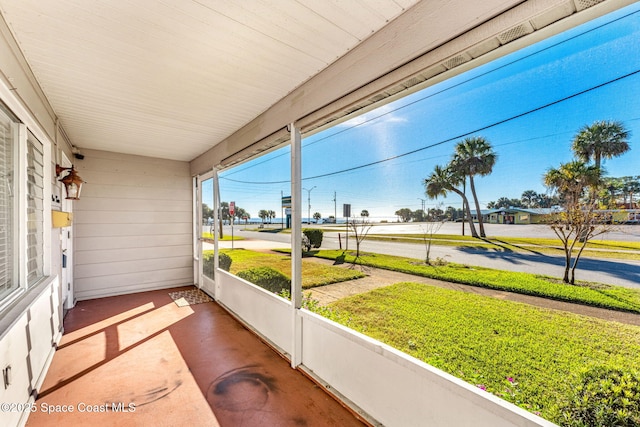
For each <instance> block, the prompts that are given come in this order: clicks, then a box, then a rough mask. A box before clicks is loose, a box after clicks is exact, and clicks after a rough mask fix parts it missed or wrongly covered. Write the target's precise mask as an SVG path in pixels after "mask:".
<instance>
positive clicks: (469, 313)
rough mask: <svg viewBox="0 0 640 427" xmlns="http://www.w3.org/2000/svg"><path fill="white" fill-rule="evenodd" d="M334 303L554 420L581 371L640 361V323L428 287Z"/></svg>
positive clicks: (398, 287) (387, 337) (388, 338)
mask: <svg viewBox="0 0 640 427" xmlns="http://www.w3.org/2000/svg"><path fill="white" fill-rule="evenodd" d="M329 307H330V308H331V309H332V314H331V317H332V318H333V320H335V321H338V322H339V323H342V324H344V325H345V326H348V327H350V328H353V329H355V330H357V331H360V332H362V333H365V334H366V335H368V336H371V337H373V338H375V339H378V340H380V341H382V342H385V343H387V344H389V345H391V346H393V347H395V348H397V349H399V350H401V351H403V352H405V353H407V354H410V355H412V356H414V357H416V358H418V359H420V360H423V361H424V362H426V363H429V364H431V365H433V366H435V367H438V368H440V369H442V370H444V371H447V372H449V373H451V374H452V375H455V376H457V377H459V378H462V379H463V380H465V381H467V382H469V383H471V384H474V385H477V386H479V387H481V388H486V390H487V391H488V392H491V393H494V394H496V395H498V396H500V397H501V398H503V399H505V400H508V401H510V402H512V403H515V404H516V405H519V406H521V407H523V408H525V409H528V410H530V411H532V412H538V413H540V415H541V416H543V417H545V418H547V419H549V420H551V421H553V422H556V423H561V422H562V414H561V412H562V405H563V402H568V399H569V396H570V395H571V393H572V390H573V389H574V388H575V387H576V384H577V381H578V378H577V376H576V373H577V372H579V371H580V369H581V368H583V367H585V366H591V365H605V366H616V367H621V368H623V369H625V370H627V369H637V367H638V366H640V327H637V326H628V325H622V324H618V323H615V322H607V321H603V320H599V319H592V318H587V317H582V316H578V315H574V314H571V313H565V312H559V311H552V310H546V309H541V308H537V307H531V306H528V305H526V304H521V303H515V302H509V301H502V300H496V299H494V298H490V297H483V296H479V295H475V294H469V293H464V292H459V291H452V290H447V289H441V288H437V287H433V286H428V285H423V284H417V283H398V284H395V285H392V286H388V287H385V288H380V289H376V290H373V291H371V292H368V293H366V294H360V295H356V296H353V297H349V298H345V299H343V300H340V301H338V302H336V303H333V304H331V305H330V306H329Z"/></svg>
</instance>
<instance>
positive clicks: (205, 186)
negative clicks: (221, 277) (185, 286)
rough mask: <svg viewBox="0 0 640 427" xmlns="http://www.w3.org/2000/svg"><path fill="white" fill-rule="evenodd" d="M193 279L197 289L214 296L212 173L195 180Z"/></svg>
mask: <svg viewBox="0 0 640 427" xmlns="http://www.w3.org/2000/svg"><path fill="white" fill-rule="evenodd" d="M195 187H196V197H195V200H196V203H195V207H194V210H195V213H196V215H194V222H195V233H194V237H195V239H194V242H195V245H194V277H195V278H196V283H197V285H198V287H199V288H201V289H202V290H203V291H205V292H206V293H207V294H209V295H210V296H212V297H214V296H215V279H214V255H213V252H214V233H215V226H214V223H213V209H214V179H213V172H210V173H207V174H205V175H200V176H198V177H196V179H195Z"/></svg>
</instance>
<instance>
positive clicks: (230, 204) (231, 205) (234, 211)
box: [229, 202, 236, 216]
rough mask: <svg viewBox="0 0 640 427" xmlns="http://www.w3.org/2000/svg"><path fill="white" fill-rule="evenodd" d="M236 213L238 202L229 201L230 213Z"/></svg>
mask: <svg viewBox="0 0 640 427" xmlns="http://www.w3.org/2000/svg"><path fill="white" fill-rule="evenodd" d="M235 213H236V202H229V215H231V216H233V214H235Z"/></svg>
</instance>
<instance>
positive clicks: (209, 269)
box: [202, 251, 231, 277]
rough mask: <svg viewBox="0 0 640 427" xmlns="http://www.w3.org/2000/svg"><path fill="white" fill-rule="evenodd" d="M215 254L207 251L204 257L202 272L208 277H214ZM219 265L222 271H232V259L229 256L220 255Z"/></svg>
mask: <svg viewBox="0 0 640 427" xmlns="http://www.w3.org/2000/svg"><path fill="white" fill-rule="evenodd" d="M213 256H214V252H213V251H207V252H204V253H203V255H202V260H203V264H202V272H203V273H204V275H205V276H207V277H213V269H214V263H213V260H214V257H213ZM218 265H219V267H220V268H221V269H223V270H225V271H229V270H230V269H231V257H230V256H229V255H227V254H223V253H220V254H219V255H218Z"/></svg>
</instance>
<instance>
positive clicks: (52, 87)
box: [0, 0, 634, 426]
mask: <svg viewBox="0 0 640 427" xmlns="http://www.w3.org/2000/svg"><path fill="white" fill-rule="evenodd" d="M632 3H634V2H633V1H630V0H603V1H598V0H528V1H521V0H490V1H483V2H469V1H461V0H458V1H426V0H423V1H417V0H389V1H377V2H370V1H367V0H353V1H349V2H337V1H320V2H313V1H303V0H275V1H270V2H260V1H249V2H240V1H229V2H214V1H206V0H205V1H196V0H183V1H157V0H144V1H141V2H136V3H135V4H129V3H124V2H117V1H98V2H89V3H87V2H84V1H80V0H64V1H58V2H53V1H44V2H43V1H37V0H26V1H25V0H0V13H1V14H2V19H1V20H0V30H1V37H0V59H1V61H0V138H1V142H2V167H3V170H2V171H1V172H0V178H1V179H2V181H3V182H2V185H1V186H0V199H1V201H2V204H1V209H2V216H3V225H2V232H1V233H0V240H1V241H2V246H1V247H2V251H0V252H1V253H2V262H3V277H4V281H3V283H2V284H1V285H0V298H1V299H0V367H1V368H2V370H3V382H4V386H3V388H2V389H0V403H1V404H2V405H3V406H2V411H1V412H0V423H1V424H2V425H7V426H14V425H25V424H26V423H35V424H33V425H45V424H38V423H44V422H46V419H47V418H46V417H42V414H40V413H39V414H38V417H36V416H34V417H31V421H29V419H30V417H29V415H30V412H42V409H43V408H45V407H43V406H39V405H40V404H41V403H43V402H44V401H45V400H44V399H46V397H47V395H49V396H51V394H52V393H53V392H54V391H57V392H60V391H61V390H64V387H65V386H66V385H67V384H70V383H72V382H73V381H75V380H81V377H82V376H83V375H85V374H88V373H89V372H90V371H94V370H95V369H97V368H102V367H103V366H104V365H105V364H107V362H108V363H109V364H116V365H110V366H115V367H114V368H112V369H113V371H112V372H118V371H119V370H126V369H127V365H122V366H121V367H118V365H117V363H118V360H119V359H118V357H117V356H119V355H120V354H121V353H119V352H122V351H123V350H122V349H128V348H129V346H138V344H137V343H138V341H135V343H134V344H132V342H128V344H127V340H128V339H134V338H132V337H135V336H136V334H138V333H140V334H142V333H143V332H144V333H146V332H149V333H150V334H151V336H152V337H158V336H160V335H161V334H162V332H163V331H165V329H163V328H167V329H166V330H168V328H169V324H163V323H162V321H161V320H162V311H160V312H158V314H157V315H156V316H159V320H160V321H159V323H158V324H159V325H161V326H157V327H158V328H159V329H154V328H156V326H153V327H149V331H147V330H146V329H145V326H143V325H142V323H136V324H135V325H133V324H131V325H130V329H129V331H128V333H131V334H132V335H126V334H125V333H124V331H123V330H122V329H121V328H123V327H124V326H123V325H125V324H126V323H127V322H128V321H130V320H132V319H136V318H140V319H143V318H144V316H145V315H147V314H149V313H151V312H152V311H153V310H156V309H157V310H163V309H164V307H163V306H161V304H162V303H161V302H160V303H158V302H157V301H156V300H153V298H155V296H154V297H153V298H151V297H150V299H149V300H145V299H144V297H141V295H144V294H145V293H149V295H151V294H153V292H157V291H161V290H162V291H164V290H167V289H174V288H179V289H183V288H184V287H186V286H195V287H197V288H199V289H200V290H202V291H203V292H204V293H206V294H207V295H208V296H209V297H210V298H212V299H213V302H212V303H211V304H212V305H215V307H216V308H215V309H212V310H216V313H218V314H216V316H217V315H220V316H229V315H230V316H232V321H233V322H239V323H237V325H238V328H240V329H242V328H246V330H250V331H251V332H252V333H253V334H255V336H256V337H259V339H260V340H261V342H263V343H264V344H266V345H267V346H268V347H269V351H272V352H274V354H277V355H279V356H278V357H280V356H281V357H282V358H284V359H285V360H286V364H285V365H288V367H287V368H286V369H290V370H293V371H294V372H298V371H299V372H301V373H304V375H305V377H306V378H307V380H309V381H312V383H313V384H314V387H319V388H320V389H322V390H324V391H325V392H326V393H329V394H330V395H331V399H333V400H335V401H338V402H339V406H340V407H341V408H343V407H344V408H347V412H348V413H349V414H351V415H352V416H353V417H354V418H355V419H357V420H358V422H361V423H364V424H371V425H389V426H417V425H456V426H457V425H491V426H536V425H552V424H551V423H549V422H548V421H546V420H544V419H542V418H540V417H538V416H536V415H535V414H533V413H530V412H528V411H525V410H523V409H521V408H518V407H517V406H515V405H512V404H510V403H507V402H505V401H502V400H501V399H499V398H497V397H495V396H492V395H489V394H488V393H484V392H482V391H481V390H479V389H477V387H473V386H472V385H469V384H467V383H465V382H463V381H461V380H458V379H457V378H455V377H453V376H451V375H448V374H446V373H444V372H441V371H439V370H437V369H435V368H433V367H431V366H429V365H426V364H424V363H422V362H420V361H418V360H416V359H414V358H412V357H409V356H407V355H405V354H404V353H402V352H399V351H397V350H395V349H393V348H391V347H389V346H386V345H385V344H382V343H380V342H378V341H375V340H373V339H371V338H368V337H365V336H363V335H361V334H358V333H355V332H353V331H351V330H350V329H348V328H345V327H343V326H340V325H337V324H335V323H333V322H331V321H329V320H327V319H325V318H323V317H321V316H318V315H316V314H314V313H311V312H309V311H307V310H305V309H303V308H301V256H300V253H301V250H300V245H301V233H302V231H301V230H302V222H303V218H305V216H306V217H307V220H308V221H310V219H309V216H310V215H308V214H307V210H306V209H305V207H307V205H306V203H307V197H308V198H309V199H310V197H311V190H312V189H313V188H311V189H309V188H303V184H302V181H301V179H302V172H301V158H302V156H303V153H302V150H301V141H302V138H304V137H307V136H310V135H314V134H316V133H318V132H320V131H322V130H326V129H329V128H331V127H333V126H336V125H338V124H339V123H342V122H344V121H346V120H348V119H350V118H353V117H356V116H358V115H361V114H364V113H366V112H368V111H371V110H373V109H374V108H377V107H380V106H383V105H385V104H387V103H389V102H391V101H394V100H398V99H401V98H403V97H405V96H407V95H409V94H412V93H416V92H417V91H419V90H421V89H424V88H426V87H429V86H432V85H434V84H437V83H439V82H442V81H445V80H447V79H449V78H452V77H454V76H456V75H459V74H461V73H463V72H465V71H468V70H472V69H474V68H476V67H478V66H480V65H482V64H486V63H488V62H489V61H492V60H494V59H496V58H500V57H503V56H505V55H507V54H509V53H512V52H515V51H517V50H519V49H522V48H524V47H526V46H529V45H531V44H533V43H536V42H538V41H540V40H544V39H547V38H549V37H551V36H553V35H556V34H559V33H561V32H563V31H566V30H568V29H571V28H574V27H576V26H579V25H581V24H583V23H585V22H589V21H591V20H593V19H595V18H598V17H601V16H604V15H606V14H608V13H611V12H614V11H617V10H620V9H623V8H624V7H627V6H628V5H630V4H632ZM283 146H289V147H290V157H289V158H288V165H289V169H290V171H289V181H290V183H289V184H288V187H287V190H288V191H287V192H288V193H289V194H287V196H288V195H290V196H291V213H290V215H291V238H290V243H289V245H290V246H289V247H290V248H291V253H292V256H291V270H292V289H291V295H292V299H291V301H287V300H285V299H283V298H280V297H277V296H275V295H273V294H271V293H268V292H265V291H264V290H262V289H260V288H258V287H256V286H254V285H252V284H251V283H248V282H246V281H244V280H242V279H240V278H238V277H237V276H234V275H232V274H229V273H228V272H226V271H224V270H222V269H220V268H218V267H217V262H218V257H214V259H215V262H216V268H214V272H213V275H208V274H204V269H205V268H204V265H203V263H204V260H203V248H204V246H205V244H204V242H203V239H202V230H203V229H202V224H203V217H202V206H203V197H205V196H203V188H209V187H205V186H203V184H204V183H207V185H211V188H212V189H213V193H212V195H211V197H212V200H213V206H212V208H213V214H214V218H213V221H212V222H211V226H212V231H213V233H212V238H214V237H213V236H216V237H215V238H214V243H213V245H214V249H215V251H218V249H219V248H218V246H219V245H218V243H219V242H218V239H217V236H218V234H219V233H218V232H217V231H218V227H219V224H220V221H219V219H220V218H219V213H220V210H219V207H220V202H221V200H220V193H219V174H220V173H221V172H222V171H225V170H228V169H229V168H232V167H234V166H237V165H240V164H242V163H243V162H246V161H248V160H251V159H255V158H258V157H260V156H261V155H263V154H265V153H270V152H272V151H273V150H276V149H278V148H281V147H283ZM72 173H76V174H77V176H79V177H81V179H82V181H83V183H82V185H81V187H82V188H81V190H82V191H81V192H80V188H68V187H67V186H65V185H64V183H63V182H61V179H64V177H65V176H68V175H70V174H72ZM305 190H306V192H305ZM71 191H77V193H79V194H77V193H74V194H72V193H71ZM73 196H77V197H75V198H74V197H73ZM308 204H309V206H308V208H309V209H310V201H309V202H308ZM305 214H307V215H305ZM153 295H156V294H153ZM127 296H129V297H127ZM111 297H117V298H123V299H120V300H118V301H123V302H122V303H121V302H118V303H117V304H122V305H123V307H122V312H119V313H118V312H116V311H113V310H112V309H109V310H110V311H109V315H108V316H107V315H106V314H105V315H104V316H103V317H102V318H101V319H100V321H96V325H98V324H100V322H108V321H112V323H108V324H104V325H102V326H93V328H94V329H91V327H90V325H82V326H74V331H73V332H72V333H71V334H70V335H73V333H78V330H81V329H82V328H86V327H89V329H87V330H86V331H85V332H86V336H85V335H81V334H79V333H78V335H77V336H75V338H74V337H68V338H67V341H65V339H64V338H63V333H64V332H65V316H66V315H67V313H69V315H70V316H76V317H77V316H79V314H78V315H76V314H75V313H74V310H76V311H77V313H79V312H80V311H81V310H86V309H85V308H82V307H85V306H83V305H82V303H84V302H85V301H107V300H108V298H111ZM141 298H142V299H141ZM152 300H153V301H154V302H151V301H152ZM127 301H128V302H127ZM133 301H137V302H139V305H135V304H134V303H133ZM143 301H144V302H143ZM100 304H101V303H100V302H98V305H100ZM149 304H150V305H149ZM154 304H155V305H154ZM183 313H184V312H183ZM165 315H166V317H165V320H167V319H169V320H171V319H173V320H175V322H180V321H182V320H184V319H183V318H182V317H181V315H175V319H174V318H173V317H172V316H174V314H168V313H167V314H165ZM225 319H226V318H225ZM167 321H168V320H167ZM226 321H227V320H225V322H226ZM76 328H78V329H76ZM125 329H126V328H125ZM205 329H206V328H205ZM87 331H88V332H87ZM113 331H117V333H116V336H117V337H116V338H113V335H111V336H110V337H111V338H109V336H108V334H109V333H114V332H113ZM176 333H179V334H182V337H183V338H184V336H185V335H186V334H188V332H187V330H186V329H184V328H183V329H180V332H176ZM154 334H155V335H154ZM162 336H163V337H164V338H166V339H169V338H167V337H166V336H164V335H162ZM127 337H128V338H127ZM85 338H86V339H87V340H86V341H84V340H85ZM110 339H111V341H110ZM135 339H136V340H139V342H140V343H146V342H147V339H148V338H146V337H138V338H135ZM173 339H177V338H175V337H174V338H173ZM231 339H232V338H231ZM114 340H115V341H114ZM80 341H83V345H86V346H88V347H92V346H97V347H94V349H95V348H98V356H96V357H98V359H97V360H95V361H94V363H93V362H92V363H93V364H92V363H89V365H88V366H89V368H86V369H87V370H86V371H85V370H83V369H79V370H78V371H77V372H76V371H73V370H72V366H69V367H68V368H69V369H70V371H69V372H68V376H66V377H65V376H64V375H62V376H60V377H57V381H58V383H53V385H51V384H52V383H51V381H52V380H49V383H47V374H48V373H50V367H52V366H53V365H56V357H58V356H57V355H59V354H60V353H62V352H64V351H65V350H67V352H69V351H68V349H70V348H72V347H70V346H71V345H72V344H74V343H78V342H80ZM111 345H115V346H116V347H118V346H120V347H118V348H119V349H116V350H113V349H111V350H110V348H111V347H110V346H111ZM211 346H212V347H216V343H215V342H212V343H211ZM186 348H188V346H187V347H184V348H182V349H181V350H179V351H177V352H174V353H171V354H172V355H173V356H176V357H178V358H179V357H180V351H187V350H185V349H186ZM112 350H113V351H115V353H113V352H112V353H110V352H111V351H112ZM101 351H104V354H105V357H104V359H100V357H99V353H100V352H101ZM211 351H212V352H214V351H215V348H212V349H211ZM173 356H171V355H166V358H169V359H170V358H171V357H173ZM158 357H159V358H160V359H163V358H165V357H164V356H163V355H162V354H159V355H158ZM183 357H184V355H183ZM212 357H213V356H212ZM215 358H216V360H224V357H223V356H215ZM61 360H62V359H61ZM66 360H67V362H65V361H61V362H59V363H58V364H62V366H61V367H60V366H58V367H56V369H62V371H64V369H66V367H65V366H64V365H65V363H68V364H69V365H71V364H72V363H80V364H82V363H83V362H81V361H78V360H75V361H74V359H73V358H71V359H66ZM205 360H206V358H205ZM87 363H88V362H87ZM199 363H200V362H199ZM202 363H205V362H202ZM239 366H242V364H240V365H239ZM180 369H184V370H186V371H193V372H195V371H196V370H197V369H196V367H194V366H190V365H189V363H188V362H184V364H181V365H180ZM230 369H231V368H230ZM72 371H73V372H72ZM56 372H58V371H56ZM154 372H155V371H154ZM56 375H58V374H57V373H56ZM194 375H195V373H194ZM101 378H102V379H101V381H102V380H104V381H107V382H108V376H107V377H101ZM104 378H107V379H106V380H105V379H104ZM211 380H213V379H210V381H211ZM132 381H134V382H135V381H136V380H135V377H134V379H133V380H132ZM196 382H197V381H196ZM181 384H182V383H181ZM192 385H193V384H192ZM100 387H107V388H108V386H104V385H101V386H100ZM167 387H168V389H171V387H169V386H167ZM280 387H285V386H284V385H280ZM200 389H201V390H202V386H201V387H200ZM192 392H193V393H194V395H196V396H197V395H198V393H199V392H198V388H197V387H193V389H192ZM160 394H162V393H160ZM91 396H92V399H94V400H93V401H87V402H80V401H79V399H82V398H83V397H81V396H77V395H76V396H73V397H71V396H70V397H68V398H69V399H70V400H69V401H68V403H67V404H68V405H70V408H71V409H75V412H74V414H71V413H66V411H65V410H64V409H65V408H63V407H58V408H53V410H54V412H58V413H57V414H55V415H56V416H57V417H60V418H56V420H57V421H61V422H72V421H73V419H74V418H73V417H74V416H77V415H78V412H80V411H79V409H80V403H83V404H85V406H83V408H85V409H86V408H87V407H89V408H92V407H95V409H96V412H107V416H108V415H113V414H109V410H106V411H100V406H101V405H105V404H106V402H105V401H104V399H106V398H105V397H104V396H99V395H91ZM101 399H102V400H101ZM198 399H200V400H202V399H204V400H206V396H202V395H200V397H199V398H198ZM98 400H99V401H98ZM119 402H120V401H119ZM153 402H156V401H155V400H152V399H151V400H149V402H148V403H149V404H148V405H144V406H139V407H138V410H136V411H132V412H131V413H129V414H126V416H127V417H128V418H126V422H127V423H131V425H136V424H137V425H142V424H144V423H148V422H150V420H153V419H154V418H153V417H154V416H155V417H156V418H157V422H158V424H161V419H162V418H163V417H167V416H169V415H167V413H163V412H162V411H161V410H157V412H155V415H154V412H153V411H154V410H156V409H157V408H156V409H148V408H152V407H153ZM157 402H161V400H157ZM58 403H60V402H58ZM63 403H64V402H63ZM111 403H112V402H111ZM111 403H109V405H110V404H111ZM121 403H123V404H124V403H125V402H124V401H122V402H121ZM128 403H131V402H128ZM174 403H175V402H174ZM200 403H202V405H200V406H198V405H196V408H195V409H193V410H194V411H195V410H203V408H204V410H205V411H207V410H210V411H211V414H209V413H207V414H206V416H203V417H202V418H197V419H194V418H178V419H182V420H189V422H192V423H195V424H196V425H215V423H216V422H220V425H224V424H223V423H222V422H221V420H222V418H220V417H219V418H220V419H219V420H218V421H216V408H215V407H214V406H211V405H207V404H206V402H204V401H203V402H200ZM87 404H88V405H87ZM279 404H280V405H285V406H286V405H287V403H286V402H280V403H279ZM92 405H93V406H92ZM134 407H135V405H134ZM179 408H180V405H177V406H175V407H172V409H171V411H172V413H173V414H175V411H179V410H180V409H179ZM57 409H59V410H57ZM66 409H69V408H66ZM110 409H111V412H113V409H112V408H111V407H110ZM117 409H118V411H120V410H123V409H124V407H122V408H120V407H117ZM245 409H246V408H244V407H243V408H242V410H243V411H244V410H245ZM61 412H62V413H61ZM69 412H73V411H69ZM84 412H86V411H84ZM90 412H91V411H90ZM185 412H186V411H185ZM85 415H86V414H85ZM93 415H95V416H96V418H94V419H95V422H96V423H98V424H99V423H110V422H113V421H112V420H109V419H108V418H100V417H101V416H104V414H103V415H100V414H93ZM136 417H138V418H136ZM50 419H52V418H50ZM89 419H91V418H86V419H85V420H89ZM165 419H169V418H165ZM38 420H43V421H38ZM252 420H253V421H255V419H252ZM262 421H264V419H262ZM298 421H299V422H300V423H302V422H303V421H304V420H298ZM325 421H326V420H323V419H315V420H312V421H309V420H307V421H306V422H308V423H309V425H332V424H330V423H329V421H326V422H325ZM271 422H274V421H273V420H272V421H271ZM283 422H284V421H283ZM227 425H231V424H227ZM247 425H259V424H247ZM263 425H264V424H263ZM274 425H275V424H274ZM282 425H285V424H282ZM301 425H303V424H301ZM334 425H335V424H334Z"/></svg>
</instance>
